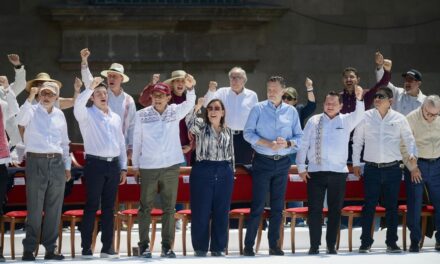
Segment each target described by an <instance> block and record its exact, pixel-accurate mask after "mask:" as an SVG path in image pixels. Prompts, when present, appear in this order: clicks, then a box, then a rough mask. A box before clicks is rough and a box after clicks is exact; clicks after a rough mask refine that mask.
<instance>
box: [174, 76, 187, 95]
mask: <svg viewBox="0 0 440 264" xmlns="http://www.w3.org/2000/svg"><path fill="white" fill-rule="evenodd" d="M171 89H172V91H173V93H174V94H175V95H177V96H182V95H183V93H184V92H185V90H186V87H185V78H179V79H175V80H173V81H172V82H171Z"/></svg>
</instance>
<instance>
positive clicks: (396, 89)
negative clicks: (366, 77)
mask: <svg viewBox="0 0 440 264" xmlns="http://www.w3.org/2000/svg"><path fill="white" fill-rule="evenodd" d="M384 72H385V70H384V69H383V67H381V68H380V69H376V82H380V81H381V80H382V77H384V76H383V75H384ZM390 74H391V73H390ZM390 79H391V77H390ZM387 87H388V88H390V89H391V90H392V91H393V94H394V96H395V95H396V94H400V93H403V92H404V91H405V90H404V89H403V88H399V87H396V86H394V84H392V83H391V82H388V85H387Z"/></svg>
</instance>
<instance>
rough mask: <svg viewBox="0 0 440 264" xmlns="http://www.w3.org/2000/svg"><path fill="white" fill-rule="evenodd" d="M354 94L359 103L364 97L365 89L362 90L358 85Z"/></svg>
mask: <svg viewBox="0 0 440 264" xmlns="http://www.w3.org/2000/svg"><path fill="white" fill-rule="evenodd" d="M354 94H355V95H356V99H357V100H358V101H361V100H362V97H363V95H364V89H362V87H360V86H359V85H356V88H354Z"/></svg>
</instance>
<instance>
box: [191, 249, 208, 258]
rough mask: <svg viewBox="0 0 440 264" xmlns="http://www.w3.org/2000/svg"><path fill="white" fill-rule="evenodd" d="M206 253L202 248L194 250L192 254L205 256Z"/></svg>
mask: <svg viewBox="0 0 440 264" xmlns="http://www.w3.org/2000/svg"><path fill="white" fill-rule="evenodd" d="M207 253H208V252H206V251H203V250H195V251H194V256H196V257H206V254H207Z"/></svg>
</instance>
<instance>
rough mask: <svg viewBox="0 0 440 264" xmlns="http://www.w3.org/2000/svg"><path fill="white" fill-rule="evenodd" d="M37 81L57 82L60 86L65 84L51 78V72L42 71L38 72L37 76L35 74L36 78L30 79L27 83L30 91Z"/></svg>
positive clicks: (27, 89) (27, 88)
mask: <svg viewBox="0 0 440 264" xmlns="http://www.w3.org/2000/svg"><path fill="white" fill-rule="evenodd" d="M36 82H55V83H56V84H58V86H59V88H61V87H62V86H63V84H62V83H61V82H60V81H57V80H54V79H52V78H50V75H49V74H47V73H45V72H40V73H39V74H37V76H35V79H33V80H30V81H28V82H27V83H26V91H27V92H29V91H30V90H31V88H32V87H34V86H35V83H36Z"/></svg>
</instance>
